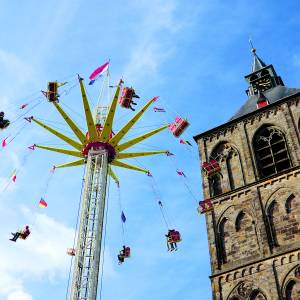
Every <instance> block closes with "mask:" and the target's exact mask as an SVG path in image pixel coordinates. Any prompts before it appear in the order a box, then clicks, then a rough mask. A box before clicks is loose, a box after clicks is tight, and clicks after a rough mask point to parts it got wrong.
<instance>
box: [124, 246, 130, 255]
mask: <svg viewBox="0 0 300 300" xmlns="http://www.w3.org/2000/svg"><path fill="white" fill-rule="evenodd" d="M124 257H130V248H129V247H126V248H125V251H124Z"/></svg>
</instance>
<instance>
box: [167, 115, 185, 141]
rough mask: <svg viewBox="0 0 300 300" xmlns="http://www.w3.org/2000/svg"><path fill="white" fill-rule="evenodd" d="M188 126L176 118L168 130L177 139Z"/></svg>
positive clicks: (181, 119) (182, 119) (183, 120)
mask: <svg viewBox="0 0 300 300" xmlns="http://www.w3.org/2000/svg"><path fill="white" fill-rule="evenodd" d="M189 125H190V123H189V122H188V121H187V120H186V119H184V118H181V117H177V118H176V119H175V122H174V123H172V124H171V125H170V126H169V128H170V130H171V132H172V133H173V135H174V136H175V137H179V136H180V135H181V134H182V133H183V132H184V130H185V129H186V128H187V127H188V126H189Z"/></svg>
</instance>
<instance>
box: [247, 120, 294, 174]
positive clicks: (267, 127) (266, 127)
mask: <svg viewBox="0 0 300 300" xmlns="http://www.w3.org/2000/svg"><path fill="white" fill-rule="evenodd" d="M266 130H269V131H270V135H269V136H268V137H264V136H262V133H263V132H265V131H266ZM275 133H276V134H277V135H279V136H281V137H282V139H281V140H279V141H277V143H278V144H280V143H282V142H284V148H282V149H280V150H279V151H277V152H274V149H273V148H272V145H273V146H274V145H276V143H275V144H271V139H272V136H273V135H274V134H275ZM286 136H287V135H286V133H285V132H284V131H283V130H282V129H281V128H279V127H278V126H275V125H273V124H263V125H262V126H260V127H259V128H258V129H257V130H256V132H255V134H254V135H253V137H252V148H253V153H254V156H255V163H256V168H257V170H258V173H259V177H260V178H261V179H262V178H267V177H269V176H272V175H275V174H278V173H280V172H282V171H285V170H287V169H289V168H291V167H292V166H293V162H292V159H291V155H290V151H289V147H288V143H287V138H286ZM258 140H262V141H264V142H267V143H268V144H269V145H267V146H263V147H260V148H258V147H257V146H256V143H257V141H258ZM264 149H266V150H267V149H270V153H271V154H270V155H271V159H272V163H271V164H268V166H270V167H272V166H274V172H273V173H268V174H264V173H263V167H262V163H261V160H263V159H267V158H268V156H269V155H267V156H264V157H262V158H260V157H259V155H258V150H259V151H262V150H264ZM282 150H285V151H286V158H285V159H284V160H287V161H288V163H289V167H287V168H285V169H282V170H279V171H278V165H279V163H282V162H283V160H282V161H281V160H279V161H277V159H275V156H276V155H278V154H280V153H282Z"/></svg>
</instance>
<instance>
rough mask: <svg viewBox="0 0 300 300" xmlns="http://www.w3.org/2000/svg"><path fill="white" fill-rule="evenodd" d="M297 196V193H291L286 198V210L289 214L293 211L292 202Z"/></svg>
mask: <svg viewBox="0 0 300 300" xmlns="http://www.w3.org/2000/svg"><path fill="white" fill-rule="evenodd" d="M294 198H295V195H294V194H290V195H289V196H288V198H287V199H286V202H285V210H286V212H287V213H288V214H289V213H290V212H291V211H292V202H293V199H294Z"/></svg>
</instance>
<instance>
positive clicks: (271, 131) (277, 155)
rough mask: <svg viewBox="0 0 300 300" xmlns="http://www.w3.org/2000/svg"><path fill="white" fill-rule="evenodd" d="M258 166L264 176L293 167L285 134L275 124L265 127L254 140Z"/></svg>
mask: <svg viewBox="0 0 300 300" xmlns="http://www.w3.org/2000/svg"><path fill="white" fill-rule="evenodd" d="M253 147H254V151H255V156H256V162H257V167H258V170H259V173H260V176H261V177H262V178H264V177H267V176H270V175H273V174H276V173H278V172H281V171H283V170H286V169H288V168H290V167H291V161H290V157H289V153H288V148H287V144H286V140H285V137H284V134H283V133H282V132H281V131H280V130H278V129H277V128H275V127H273V126H268V127H263V128H262V129H261V130H259V131H258V132H257V133H256V135H255V137H254V140H253Z"/></svg>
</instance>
